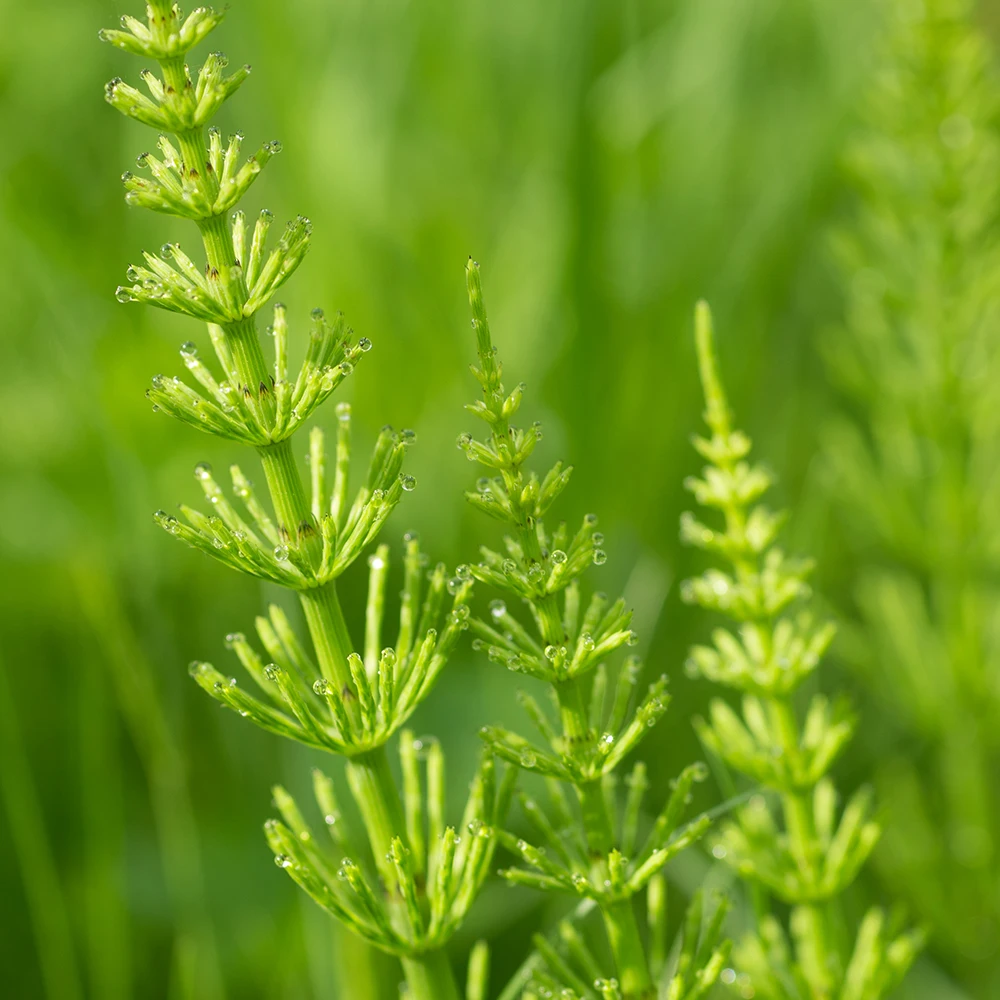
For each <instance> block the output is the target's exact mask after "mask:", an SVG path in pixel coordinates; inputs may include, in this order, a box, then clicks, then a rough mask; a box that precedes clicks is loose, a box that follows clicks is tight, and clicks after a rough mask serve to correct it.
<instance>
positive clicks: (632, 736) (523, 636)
mask: <svg viewBox="0 0 1000 1000" xmlns="http://www.w3.org/2000/svg"><path fill="white" fill-rule="evenodd" d="M467 277H468V289H469V301H470V303H471V306H472V324H473V327H474V329H475V331H476V344H477V353H478V357H479V367H478V368H475V367H474V368H473V373H474V375H475V376H476V379H477V380H478V382H479V384H480V386H481V387H482V393H483V396H482V400H480V401H478V402H476V403H474V404H472V405H471V406H469V407H467V409H468V410H469V411H470V412H472V413H474V414H475V415H476V416H478V417H480V418H481V419H482V420H483V421H484V422H485V423H486V424H487V426H488V427H489V434H488V437H487V439H486V440H485V441H477V440H475V439H474V438H473V437H472V435H471V434H463V435H462V436H461V437H460V438H459V441H458V444H459V447H460V448H461V449H462V450H463V451H464V452H465V453H466V455H467V457H468V458H469V459H470V460H472V461H478V462H479V463H481V464H482V465H484V466H486V467H487V468H488V469H490V470H491V472H492V474H493V475H492V478H486V477H484V478H482V479H480V480H479V482H478V484H477V489H476V491H474V492H470V493H468V494H467V497H468V499H469V501H470V502H471V503H472V504H473V506H475V507H476V508H477V509H479V510H481V511H483V512H484V513H486V514H489V515H491V516H492V517H494V518H496V519H497V520H499V521H501V522H502V523H503V524H505V525H506V526H507V527H508V529H509V530H510V531H511V535H510V536H508V537H507V538H505V539H504V545H505V548H506V554H501V553H499V552H496V551H493V550H491V549H488V548H484V549H483V550H482V561H481V562H479V563H478V564H477V565H474V566H470V567H459V569H458V571H457V573H458V575H459V576H460V577H469V578H471V577H475V578H476V579H477V580H480V581H481V582H483V583H485V584H487V585H489V586H492V587H494V588H496V589H497V590H499V591H500V592H501V593H504V594H505V595H507V596H508V598H513V599H514V600H517V601H520V602H523V603H524V604H525V605H526V607H527V608H528V611H529V615H530V624H529V625H525V624H522V622H521V621H520V620H519V619H518V618H517V617H516V616H515V615H514V614H512V613H511V611H509V610H508V608H507V605H506V603H505V602H504V601H501V600H495V601H493V603H492V604H491V605H490V620H489V621H482V620H479V619H473V620H472V623H471V624H472V629H473V631H474V632H475V634H476V639H475V641H474V645H475V646H476V647H477V648H479V649H483V650H485V651H486V653H487V655H488V656H489V658H490V659H491V660H493V661H495V662H498V663H502V664H504V665H505V666H507V667H508V668H509V669H511V670H513V671H515V672H518V673H525V674H529V675H531V676H533V677H536V678H538V679H540V680H542V681H545V682H546V683H548V684H549V685H550V687H551V692H552V695H553V702H554V705H555V709H556V715H557V717H556V718H553V717H552V716H551V715H550V713H548V712H546V711H545V710H544V709H543V708H542V706H541V705H539V704H538V703H537V702H536V701H535V700H534V698H532V697H531V696H530V695H528V694H527V693H523V692H522V694H521V702H522V705H523V706H524V708H525V710H526V711H527V713H528V715H529V716H530V718H531V720H532V722H533V723H534V724H535V726H536V728H537V729H538V731H539V732H540V733H541V735H542V738H543V740H544V741H545V743H546V744H547V746H546V747H545V748H543V747H540V746H537V745H535V744H533V743H530V742H529V741H528V740H526V739H525V738H523V737H522V736H520V735H518V734H516V733H513V732H509V731H507V730H503V729H499V728H497V727H487V728H486V729H484V730H483V736H484V738H485V740H486V743H487V745H488V746H489V747H490V749H491V750H492V752H493V753H495V754H496V755H497V756H498V757H501V758H503V759H505V760H508V761H510V762H511V763H512V764H514V765H516V766H517V767H519V768H521V769H523V770H525V771H528V772H532V773H535V774H540V775H544V776H546V777H547V778H548V779H549V781H548V787H549V792H550V799H551V806H550V810H549V812H548V813H547V812H546V811H543V809H542V808H541V807H540V806H539V805H538V804H537V803H536V802H535V801H534V800H533V799H531V798H529V797H528V796H527V795H522V796H521V805H522V808H523V810H524V813H525V816H526V818H527V819H528V820H529V821H530V823H531V825H532V827H533V828H534V830H535V831H536V833H537V835H538V837H539V838H540V839H541V840H542V841H543V842H545V843H546V845H547V846H548V847H549V848H550V849H551V851H552V854H553V856H552V857H549V856H548V855H546V853H545V852H544V849H540V848H538V847H535V846H534V845H532V844H530V843H528V841H526V840H518V839H516V838H514V837H512V836H510V835H503V840H504V842H505V844H506V845H507V847H508V848H509V849H510V850H512V851H513V852H514V853H515V854H516V855H517V856H518V857H520V858H521V859H522V860H523V861H524V862H526V863H527V865H528V866H529V867H527V868H512V869H509V870H507V871H505V872H503V873H502V874H503V875H505V877H506V878H507V879H508V880H509V881H511V882H513V883H517V884H522V885H529V886H533V887H535V888H538V889H543V890H550V891H556V890H558V891H563V892H568V893H571V894H573V895H577V896H581V897H585V898H589V899H591V900H593V901H594V902H595V903H596V904H597V907H598V908H599V909H600V912H601V916H602V918H603V922H604V927H605V931H606V935H607V941H608V944H609V946H610V951H611V954H612V957H613V961H614V966H615V975H614V976H613V977H608V978H600V977H597V981H596V982H595V975H594V974H593V973H594V971H595V969H596V968H597V963H596V962H595V961H594V960H593V958H592V956H590V955H589V952H588V951H587V949H586V947H585V946H584V945H583V943H582V939H579V938H578V937H577V936H575V932H574V931H573V930H572V928H570V927H564V928H563V931H562V936H563V939H564V941H563V943H564V945H565V947H566V949H568V951H569V957H568V958H567V957H564V956H563V955H561V954H560V953H559V952H558V951H557V950H554V949H553V948H552V947H551V946H550V945H548V944H547V943H546V942H545V941H544V940H539V941H538V942H537V944H538V946H539V949H540V950H541V953H542V955H543V957H544V959H545V962H544V964H545V966H546V967H547V970H548V971H543V970H539V971H537V972H536V973H535V974H534V975H535V984H534V987H533V989H535V990H536V991H537V992H536V993H531V994H530V995H532V996H535V995H553V994H552V991H553V990H555V989H556V988H557V987H558V988H561V989H564V990H565V992H563V993H560V994H559V995H560V996H565V997H574V996H584V997H593V996H595V995H596V994H595V992H594V991H595V990H597V992H598V993H600V994H601V995H602V996H604V997H608V998H611V997H623V998H625V1000H649V998H652V997H654V996H656V995H657V993H658V985H657V984H658V982H659V981H660V980H663V982H664V984H666V985H665V988H667V989H668V990H669V996H670V997H672V998H681V997H684V998H694V997H700V996H702V995H703V994H704V993H705V992H707V991H708V990H709V989H710V987H711V985H712V984H713V983H714V982H715V979H716V978H717V977H718V975H719V973H720V972H721V969H722V965H723V963H724V961H725V956H726V954H727V953H728V945H727V944H723V945H721V946H718V947H716V945H717V941H718V932H719V929H720V926H721V921H722V917H723V915H724V912H725V909H724V907H722V906H718V907H716V908H715V914H714V917H713V919H712V920H710V921H709V922H708V927H707V929H706V930H705V931H704V932H703V931H702V928H701V912H702V911H701V904H700V899H699V900H696V901H695V904H694V906H693V907H692V911H691V912H692V914H693V916H692V919H691V921H690V922H689V929H688V933H687V934H686V935H685V945H684V949H685V950H684V951H683V952H682V956H681V959H682V960H679V961H678V963H677V964H676V965H675V966H673V967H670V968H668V967H667V966H666V963H665V962H664V961H663V956H664V954H665V949H664V947H663V943H662V940H661V938H660V936H657V935H654V937H653V939H652V941H651V944H652V949H651V950H652V953H653V954H654V955H655V956H656V957H657V960H656V962H655V963H654V962H651V960H650V955H649V954H648V953H647V947H646V943H645V942H644V940H643V935H642V932H641V930H640V925H639V920H638V918H637V914H636V910H635V904H634V897H635V896H636V895H637V894H639V893H640V892H642V891H643V890H647V891H648V893H649V899H650V906H649V911H650V916H651V921H650V923H651V925H652V928H653V929H655V930H656V931H657V933H658V935H659V934H661V933H662V931H663V930H664V929H665V924H664V923H663V921H662V920H661V919H660V917H661V915H662V901H663V886H664V883H663V881H662V878H661V876H660V875H659V874H658V873H659V871H660V869H661V868H662V867H663V865H664V864H665V863H666V862H667V861H668V860H669V859H670V858H671V857H673V856H674V855H675V854H677V853H678V852H679V851H681V850H683V849H684V848H685V847H687V846H688V845H689V844H692V843H694V842H695V841H696V840H698V839H699V838H700V837H701V836H702V834H703V833H704V832H705V830H706V829H707V827H708V824H709V821H708V818H707V817H704V816H702V817H699V818H698V819H695V820H694V821H692V822H690V823H689V824H687V825H686V826H682V825H681V816H682V812H683V809H684V805H685V802H686V800H687V797H688V795H689V792H690V789H691V786H692V784H693V783H694V782H695V781H697V780H700V779H701V778H702V777H703V776H704V765H701V764H696V765H693V766H691V767H689V768H687V769H686V770H685V771H684V772H683V773H682V774H681V776H680V777H679V778H678V779H677V781H676V783H675V788H674V792H673V794H672V795H671V797H670V799H669V801H668V802H667V803H666V805H665V806H664V807H663V809H662V810H661V812H660V813H659V815H658V816H657V818H656V820H655V822H654V824H653V828H652V830H651V831H650V832H649V835H648V836H647V838H646V840H645V842H644V843H641V842H640V841H639V840H638V824H639V818H640V808H641V802H642V797H643V793H644V791H645V787H646V778H645V767H644V765H643V764H642V763H641V762H640V763H637V764H636V765H635V766H634V767H633V769H632V772H631V774H630V776H629V777H628V778H627V779H626V780H627V783H628V786H629V794H628V800H627V802H626V806H625V811H624V815H623V818H622V820H621V822H619V816H618V808H617V804H616V802H615V783H616V778H617V775H616V773H615V772H616V770H617V768H618V767H619V765H620V764H622V763H623V761H624V759H625V757H626V756H627V755H628V754H629V753H631V751H632V750H633V749H634V748H635V747H636V746H638V744H639V742H640V741H641V740H642V739H643V737H644V736H645V735H646V734H647V733H648V732H649V731H650V730H651V729H652V727H653V726H654V725H655V724H656V722H657V721H658V720H659V718H660V717H661V716H662V715H663V713H664V712H665V711H666V708H667V701H668V699H667V696H666V693H665V688H666V683H667V681H666V677H660V678H659V679H658V680H656V681H654V683H653V684H652V685H651V686H650V688H649V691H648V693H647V694H646V696H645V698H643V699H641V701H640V703H639V704H638V706H636V707H635V708H634V710H632V709H631V704H632V701H633V694H634V692H635V689H636V687H637V685H638V683H639V676H640V673H641V664H640V663H639V661H638V660H637V659H636V658H635V657H628V658H626V659H625V660H624V663H623V664H622V665H621V667H620V670H619V674H618V677H617V681H616V684H615V687H614V690H613V692H609V685H608V671H607V667H606V665H605V662H604V661H605V660H606V659H607V658H608V657H610V656H612V655H614V654H615V653H616V652H618V651H619V650H620V649H622V648H623V647H625V646H632V645H634V644H635V643H636V641H637V636H636V635H635V633H634V632H633V631H632V630H631V627H630V625H631V618H632V615H631V612H630V611H628V610H627V608H626V605H625V601H624V600H623V599H619V600H618V601H616V602H614V603H611V602H609V601H608V599H607V597H606V596H605V595H604V594H601V593H595V594H593V595H592V596H591V597H590V598H589V600H588V601H586V602H584V601H583V599H582V594H581V587H580V582H579V578H580V577H581V576H582V574H583V573H584V572H585V571H586V570H587V569H588V568H589V567H590V566H591V565H593V564H597V565H601V564H603V563H604V562H605V561H606V558H607V557H606V555H605V552H604V550H603V548H602V547H601V546H602V544H603V537H602V536H601V534H600V533H599V532H598V531H597V518H596V517H595V516H594V515H592V514H589V515H587V516H586V517H585V518H584V519H583V523H582V525H581V526H580V528H579V530H578V531H576V533H575V534H574V535H572V536H570V534H569V532H568V529H567V527H566V525H565V524H560V525H559V526H558V527H557V528H556V529H555V530H554V531H551V532H550V531H549V530H548V529H547V528H546V526H545V523H544V520H543V517H544V515H545V513H546V512H547V511H548V509H549V507H550V506H551V505H552V503H553V502H554V501H555V500H556V498H557V497H558V496H559V494H560V493H561V492H562V490H563V489H564V488H565V486H566V485H567V483H568V482H569V477H570V472H571V469H569V468H565V469H564V468H563V466H562V465H561V463H557V464H556V465H555V466H554V467H553V468H552V469H551V470H549V472H548V473H547V474H546V475H545V476H544V478H542V479H539V478H538V476H537V475H536V474H535V473H533V472H532V473H529V474H525V472H524V468H523V467H524V464H525V463H526V461H527V459H528V458H529V456H530V455H531V453H532V451H533V450H534V448H535V445H536V443H537V442H538V441H539V440H540V438H541V430H540V427H539V425H538V424H535V425H533V426H532V427H530V428H527V429H522V428H519V427H515V426H514V425H513V424H512V419H513V418H514V417H515V415H516V414H517V412H518V409H519V407H520V404H521V399H522V395H523V392H524V388H525V387H524V385H523V384H522V385H518V386H516V387H515V388H514V389H513V390H512V391H511V392H510V393H508V392H507V391H506V390H505V389H504V387H503V384H502V382H501V374H502V373H501V366H500V363H499V361H498V360H497V352H496V348H495V347H494V346H493V342H492V339H491V336H490V328H489V323H488V321H487V318H486V310H485V307H484V305H483V295H482V287H481V284H480V277H479V267H478V265H476V264H475V263H473V262H472V261H470V262H469V266H468V270H467ZM564 786H565V787H567V788H568V789H569V790H570V792H571V794H572V796H573V798H574V799H575V805H574V804H571V802H570V800H569V799H567V797H566V795H565V793H564V792H563V787H564ZM569 959H572V961H571V960H569ZM576 967H579V971H578V970H577V968H576ZM546 990H548V991H549V992H548V993H546V992H544V991H546ZM528 995H529V994H525V996H528Z"/></svg>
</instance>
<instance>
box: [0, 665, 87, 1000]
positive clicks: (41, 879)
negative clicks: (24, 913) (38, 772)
mask: <svg viewBox="0 0 1000 1000" xmlns="http://www.w3.org/2000/svg"><path fill="white" fill-rule="evenodd" d="M7 669H8V667H7V665H6V664H5V663H3V662H2V661H0V800H2V802H3V805H4V811H5V812H6V814H7V823H8V826H9V829H10V835H11V842H12V843H13V847H14V853H15V856H16V857H17V860H18V864H19V867H20V869H21V871H22V872H23V873H24V892H25V896H26V897H27V901H28V915H29V919H30V920H31V924H32V928H33V930H34V935H35V941H36V944H37V946H38V952H39V958H40V960H41V967H42V980H43V984H44V989H45V995H46V997H47V998H48V1000H82V998H83V995H84V994H83V986H82V985H81V980H80V973H79V968H78V965H77V959H76V954H75V951H74V948H73V934H72V931H71V929H70V917H69V907H68V906H67V905H66V897H65V894H64V893H63V889H62V885H61V884H60V881H59V876H58V872H57V871H56V864H55V859H54V858H53V856H52V849H51V846H50V844H49V839H48V836H47V834H46V831H45V820H44V817H43V815H42V807H41V803H40V802H39V800H38V794H37V792H36V790H35V784H34V781H33V780H32V777H31V772H30V770H29V768H28V760H27V754H26V753H25V749H24V741H23V738H22V736H21V731H20V726H19V724H18V719H17V709H16V706H15V705H14V699H13V696H12V693H11V690H10V685H9V683H8V681H7V674H6V671H7Z"/></svg>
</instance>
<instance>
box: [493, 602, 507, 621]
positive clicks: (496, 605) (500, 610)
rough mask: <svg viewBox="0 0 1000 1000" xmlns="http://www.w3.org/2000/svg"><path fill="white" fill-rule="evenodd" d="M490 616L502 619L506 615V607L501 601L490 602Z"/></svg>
mask: <svg viewBox="0 0 1000 1000" xmlns="http://www.w3.org/2000/svg"><path fill="white" fill-rule="evenodd" d="M490 614H491V615H492V616H493V617H494V618H496V619H500V618H503V616H504V615H505V614H507V605H506V604H504V602H503V601H501V600H499V599H498V600H495V601H490Z"/></svg>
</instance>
